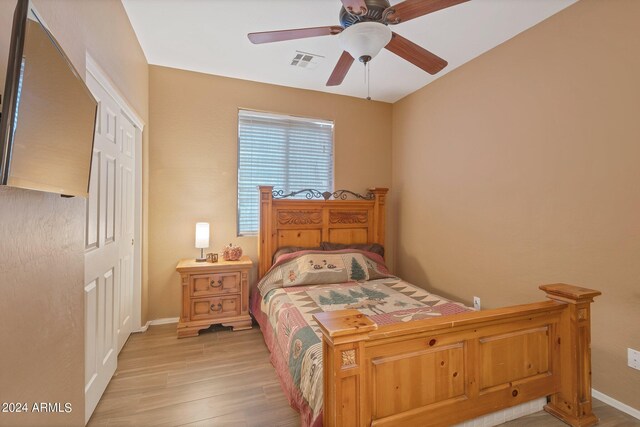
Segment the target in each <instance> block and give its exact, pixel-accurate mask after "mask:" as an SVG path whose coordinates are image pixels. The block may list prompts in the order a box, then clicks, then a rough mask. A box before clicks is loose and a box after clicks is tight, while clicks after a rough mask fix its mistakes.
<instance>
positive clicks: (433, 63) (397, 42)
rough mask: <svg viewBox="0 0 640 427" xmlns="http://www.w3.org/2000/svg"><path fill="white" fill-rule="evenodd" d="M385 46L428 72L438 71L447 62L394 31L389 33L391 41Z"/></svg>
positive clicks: (434, 72)
mask: <svg viewBox="0 0 640 427" xmlns="http://www.w3.org/2000/svg"><path fill="white" fill-rule="evenodd" d="M385 48H386V49H387V50H388V51H390V52H393V53H395V54H396V55H398V56H399V57H400V58H403V59H406V60H407V61H409V62H411V63H412V64H413V65H415V66H416V67H419V68H422V69H423V70H424V71H426V72H427V73H429V74H436V73H438V72H439V71H441V70H442V69H443V68H444V67H446V66H447V64H448V62H447V61H445V60H444V59H442V58H440V57H439V56H437V55H434V54H433V53H431V52H429V51H428V50H427V49H425V48H423V47H420V46H418V45H417V44H415V43H414V42H412V41H410V40H407V39H405V38H404V37H402V36H401V35H399V34H396V33H393V34H392V35H391V41H390V42H389V44H387V45H386V46H385Z"/></svg>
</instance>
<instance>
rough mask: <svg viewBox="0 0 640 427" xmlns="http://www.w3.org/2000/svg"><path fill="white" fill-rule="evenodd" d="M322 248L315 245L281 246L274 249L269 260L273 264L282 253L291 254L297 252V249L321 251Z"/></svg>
mask: <svg viewBox="0 0 640 427" xmlns="http://www.w3.org/2000/svg"><path fill="white" fill-rule="evenodd" d="M321 250H322V248H321V247H319V246H318V247H315V248H305V247H304V246H283V247H281V248H278V250H277V251H276V253H274V254H273V260H272V261H271V262H273V263H274V264H275V263H276V262H278V258H280V257H281V256H282V255H286V254H291V253H293V252H298V251H321Z"/></svg>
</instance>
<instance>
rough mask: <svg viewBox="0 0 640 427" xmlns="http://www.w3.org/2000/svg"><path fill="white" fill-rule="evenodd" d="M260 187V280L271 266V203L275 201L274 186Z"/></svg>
mask: <svg viewBox="0 0 640 427" xmlns="http://www.w3.org/2000/svg"><path fill="white" fill-rule="evenodd" d="M259 188H260V227H259V229H260V235H259V236H258V280H260V279H262V277H263V276H264V275H265V274H266V273H267V271H269V268H271V262H272V261H271V255H270V253H271V252H270V249H271V226H269V227H265V226H264V224H271V203H272V201H273V186H272V185H261V186H259Z"/></svg>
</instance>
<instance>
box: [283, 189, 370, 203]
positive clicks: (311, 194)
mask: <svg viewBox="0 0 640 427" xmlns="http://www.w3.org/2000/svg"><path fill="white" fill-rule="evenodd" d="M271 194H272V195H273V198H274V199H286V198H287V197H294V196H297V195H298V194H304V197H305V198H306V199H308V200H313V199H324V200H329V199H331V198H332V197H333V198H334V199H336V200H337V199H340V200H347V198H348V197H349V196H353V197H354V198H356V199H362V200H374V199H375V195H374V194H373V193H371V192H369V193H367V194H365V195H364V196H363V195H362V194H358V193H354V192H353V191H349V190H336V191H334V192H333V193H332V192H330V191H320V190H314V189H312V188H305V189H304V190H299V191H292V192H291V193H289V194H284V190H273V191H272V192H271Z"/></svg>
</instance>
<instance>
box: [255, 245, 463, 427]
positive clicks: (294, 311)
mask: <svg viewBox="0 0 640 427" xmlns="http://www.w3.org/2000/svg"><path fill="white" fill-rule="evenodd" d="M300 254H303V255H304V256H306V258H302V259H303V260H304V264H306V263H308V262H309V261H308V258H309V257H311V258H312V261H313V262H314V263H315V264H310V265H311V267H312V268H313V266H314V265H320V266H323V265H334V266H336V265H338V266H339V265H340V264H339V261H335V260H336V257H334V256H333V255H336V256H338V257H342V258H344V265H345V266H347V267H349V268H346V269H347V270H349V272H348V275H349V277H351V276H352V274H351V272H352V271H353V272H355V273H354V274H355V275H357V276H358V277H362V275H363V271H364V270H368V274H367V276H368V277H369V278H370V279H371V278H372V277H377V278H373V279H372V280H362V281H349V282H344V283H337V284H336V283H323V284H315V285H288V284H287V282H294V283H297V282H299V281H300V279H299V272H298V270H296V266H299V265H304V264H301V262H300V259H301V255H300ZM352 255H356V256H352ZM329 257H331V258H329ZM326 259H331V260H333V261H331V262H327V263H323V261H326ZM354 259H355V260H356V261H354ZM363 259H364V261H363ZM356 264H359V266H357V265H356ZM315 269H316V270H321V269H322V267H321V268H318V267H315ZM292 272H293V273H292ZM316 272H317V271H316ZM318 273H319V272H318ZM318 276H322V275H321V274H318ZM325 276H327V275H325ZM327 277H333V276H331V275H328V276H327ZM258 290H259V292H256V293H254V295H253V299H252V311H253V314H254V316H255V317H256V320H257V321H258V323H259V324H260V328H261V329H262V332H263V334H264V337H265V342H266V343H267V346H268V347H269V350H270V351H271V362H272V363H273V365H274V366H275V368H276V370H277V371H278V375H279V377H280V380H281V383H282V386H283V388H284V390H285V393H286V394H287V396H288V398H289V402H290V404H291V405H292V406H293V407H295V408H297V409H298V410H299V411H300V413H301V417H302V424H303V425H305V426H306V425H312V426H319V425H322V403H323V396H322V392H323V390H322V386H323V384H322V381H323V377H322V343H321V332H320V328H319V326H318V325H317V324H316V322H315V320H313V318H312V315H313V314H315V313H320V312H323V311H333V310H342V309H349V308H351V309H354V308H355V309H358V310H360V311H361V312H362V313H364V314H366V315H368V316H369V317H370V318H371V319H372V320H373V321H374V322H376V323H377V324H378V325H388V324H392V323H398V322H408V321H411V320H418V319H424V318H430V317H437V316H443V315H447V314H456V313H461V312H464V311H469V310H470V309H468V308H467V307H465V306H463V305H462V304H459V303H455V302H451V301H449V300H446V299H444V298H442V297H439V296H437V295H435V294H431V293H429V292H427V291H425V290H424V289H421V288H417V287H415V286H413V285H411V284H409V283H407V282H405V281H403V280H401V279H399V278H397V277H395V276H392V275H390V274H388V272H387V270H386V267H384V263H383V261H382V258H381V257H379V256H377V255H375V254H371V253H368V252H363V251H354V250H344V251H332V252H331V254H327V252H311V251H304V252H298V253H295V254H290V255H285V256H283V257H281V258H280V259H279V260H278V262H277V263H276V264H275V265H274V266H273V267H272V269H271V270H270V271H269V273H267V275H265V277H264V278H263V279H262V280H261V281H260V283H259V284H258Z"/></svg>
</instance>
